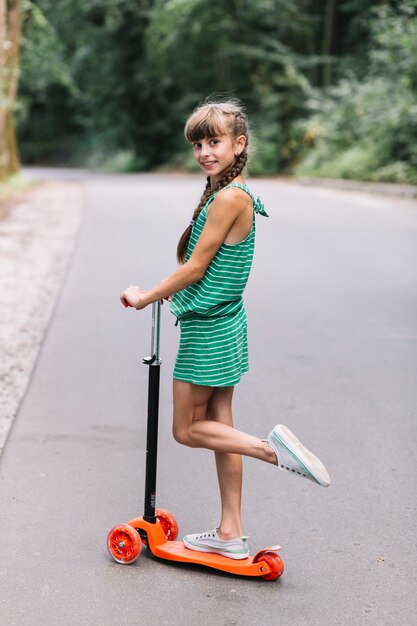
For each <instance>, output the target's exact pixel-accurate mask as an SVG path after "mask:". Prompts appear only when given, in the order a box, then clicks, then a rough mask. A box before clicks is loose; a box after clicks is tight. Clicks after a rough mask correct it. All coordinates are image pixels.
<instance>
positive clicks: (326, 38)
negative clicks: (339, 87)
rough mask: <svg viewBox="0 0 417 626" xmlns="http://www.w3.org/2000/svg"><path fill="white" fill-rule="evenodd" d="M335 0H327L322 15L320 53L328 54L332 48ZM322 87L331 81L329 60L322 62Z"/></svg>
mask: <svg viewBox="0 0 417 626" xmlns="http://www.w3.org/2000/svg"><path fill="white" fill-rule="evenodd" d="M335 4H336V0H327V2H326V13H325V17H324V33H323V45H322V54H323V55H324V56H329V55H330V54H331V50H332V39H333V24H334V9H335ZM322 80H323V87H328V86H329V85H330V83H331V82H332V66H331V62H330V61H328V60H326V61H325V62H324V64H323V78H322Z"/></svg>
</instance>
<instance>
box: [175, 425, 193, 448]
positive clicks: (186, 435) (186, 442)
mask: <svg viewBox="0 0 417 626" xmlns="http://www.w3.org/2000/svg"><path fill="white" fill-rule="evenodd" d="M172 434H173V436H174V439H175V441H176V442H177V443H180V444H181V445H183V446H189V447H192V439H191V433H190V429H189V428H184V427H178V426H175V424H174V427H173V429H172Z"/></svg>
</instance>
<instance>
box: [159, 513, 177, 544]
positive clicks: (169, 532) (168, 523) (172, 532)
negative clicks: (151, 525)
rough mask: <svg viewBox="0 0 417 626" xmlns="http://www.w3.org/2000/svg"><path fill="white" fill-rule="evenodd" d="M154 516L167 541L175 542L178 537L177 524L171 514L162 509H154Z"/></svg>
mask: <svg viewBox="0 0 417 626" xmlns="http://www.w3.org/2000/svg"><path fill="white" fill-rule="evenodd" d="M155 515H156V517H157V519H158V522H159V523H160V524H161V526H162V530H163V531H164V533H165V537H166V538H167V539H168V541H175V540H176V538H177V537H178V523H177V520H176V519H175V517H174V516H173V515H172V513H170V512H169V511H164V509H156V511H155Z"/></svg>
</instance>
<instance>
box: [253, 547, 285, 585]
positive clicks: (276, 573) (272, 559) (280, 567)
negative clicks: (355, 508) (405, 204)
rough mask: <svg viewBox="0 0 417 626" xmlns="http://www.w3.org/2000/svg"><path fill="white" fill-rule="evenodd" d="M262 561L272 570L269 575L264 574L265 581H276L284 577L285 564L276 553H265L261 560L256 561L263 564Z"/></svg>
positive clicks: (260, 557)
mask: <svg viewBox="0 0 417 626" xmlns="http://www.w3.org/2000/svg"><path fill="white" fill-rule="evenodd" d="M262 561H265V563H267V564H268V565H269V567H270V570H271V571H270V572H269V573H268V574H264V575H263V576H262V578H263V579H264V580H269V581H271V580H276V579H277V578H279V577H280V576H281V575H282V573H283V571H284V562H283V560H282V559H281V557H280V556H278V554H276V553H275V552H264V553H263V554H261V555H260V556H259V559H257V560H256V562H258V563H262Z"/></svg>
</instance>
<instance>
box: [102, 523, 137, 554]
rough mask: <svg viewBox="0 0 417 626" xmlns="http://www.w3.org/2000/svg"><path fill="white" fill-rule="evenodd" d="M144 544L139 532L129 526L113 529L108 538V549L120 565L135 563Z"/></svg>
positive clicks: (121, 525)
mask: <svg viewBox="0 0 417 626" xmlns="http://www.w3.org/2000/svg"><path fill="white" fill-rule="evenodd" d="M141 547H142V543H141V540H140V537H139V533H138V532H137V530H135V529H134V528H132V526H129V525H128V524H120V525H119V526H115V527H114V528H112V529H111V531H110V532H109V534H108V536H107V549H108V551H109V553H110V555H111V556H112V557H113V558H114V560H115V561H117V562H118V563H124V564H127V563H133V562H134V561H136V559H137V558H138V557H139V555H140V550H141Z"/></svg>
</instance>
